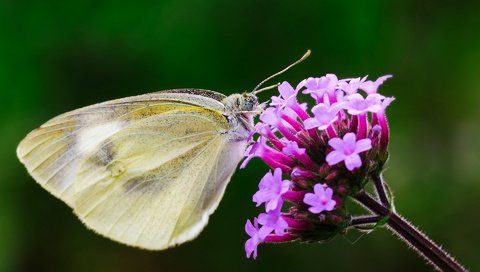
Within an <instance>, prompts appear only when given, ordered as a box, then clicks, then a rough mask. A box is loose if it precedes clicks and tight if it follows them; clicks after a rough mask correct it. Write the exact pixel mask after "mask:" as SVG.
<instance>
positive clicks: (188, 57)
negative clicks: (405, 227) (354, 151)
mask: <svg viewBox="0 0 480 272" xmlns="http://www.w3.org/2000/svg"><path fill="white" fill-rule="evenodd" d="M478 3H479V2H476V3H475V2H474V1H471V3H470V2H467V1H464V2H461V1H453V0H452V1H414V0H409V1H356V0H351V1H313V0H312V1H284V0H281V1H259V0H248V1H225V0H209V1H207V0H204V1H202V0H191V1H185V0H169V1H131V2H130V1H129V2H127V1H124V2H121V1H110V0H108V1H107V0H105V1H77V0H74V1H53V0H50V1H12V0H3V1H1V2H0V102H1V106H0V135H1V136H0V137H1V140H0V163H1V165H0V166H1V168H0V271H387V270H389V271H406V270H407V269H409V270H410V271H428V270H430V267H428V266H427V265H425V264H424V262H423V261H422V260H421V259H420V258H419V257H417V256H416V254H415V253H414V252H412V251H410V250H409V249H408V248H407V247H406V246H405V245H404V244H403V243H402V242H401V241H400V240H398V239H397V238H395V237H393V236H392V235H391V234H390V233H389V231H387V230H386V229H379V230H378V231H375V232H373V233H371V234H369V235H365V236H363V237H362V238H361V239H360V240H359V241H357V242H356V243H352V242H351V241H352V240H354V238H356V237H355V236H353V238H352V237H349V239H343V238H342V237H337V238H336V239H334V240H333V241H330V242H328V243H326V244H308V245H305V244H282V245H262V246H260V248H259V257H258V259H257V260H256V261H253V260H247V259H246V258H245V253H244V250H243V243H244V241H245V240H246V239H247V235H246V234H245V233H244V224H245V221H246V219H247V218H252V217H253V216H255V215H256V214H257V213H258V212H260V209H256V208H255V207H254V203H252V202H251V195H252V194H253V193H254V192H255V191H256V188H257V184H258V181H259V179H260V178H261V177H262V176H263V174H264V173H265V171H266V170H267V167H266V166H265V165H264V164H262V163H261V162H260V161H259V160H254V161H253V162H252V163H251V164H250V165H249V167H248V168H247V169H246V170H240V171H237V173H236V174H235V176H234V177H233V179H232V181H231V183H230V185H229V187H228V188H227V192H226V195H225V197H224V199H223V200H222V202H221V204H220V207H219V208H218V210H217V212H216V213H215V214H214V215H213V216H212V217H211V221H210V224H209V225H208V227H207V228H206V229H205V231H204V232H202V234H201V235H200V236H199V237H198V239H196V240H195V241H193V242H190V243H187V244H185V245H183V246H181V247H178V248H174V249H171V250H167V251H163V252H148V251H142V250H138V249H134V248H130V247H126V246H123V245H120V244H117V243H115V242H112V241H110V240H107V239H104V238H102V237H100V236H98V235H96V234H94V233H93V232H91V231H89V230H87V229H86V228H85V227H84V226H83V225H82V224H81V223H80V221H79V220H77V219H76V217H75V216H74V215H73V214H72V212H71V210H70V209H69V208H68V207H67V206H66V205H64V204H63V203H62V202H61V201H59V200H57V199H56V198H54V197H53V196H51V195H50V194H49V193H48V192H46V191H45V190H43V189H42V188H41V187H40V186H39V185H37V184H36V183H35V182H34V180H33V179H32V178H30V177H29V175H28V174H27V172H26V171H25V169H24V168H23V166H22V165H21V164H20V163H19V162H18V160H17V159H16V156H15V148H16V145H17V144H18V143H19V141H20V140H21V139H22V138H23V137H24V136H25V135H26V134H27V133H28V132H29V131H30V130H32V129H34V128H35V127H37V126H39V125H41V124H42V123H43V122H45V121H46V120H48V119H49V118H51V117H53V116H55V115H57V114H60V113H63V112H65V111H69V110H72V109H75V108H79V107H82V106H86V105H89V104H93V103H96V102H101V101H105V100H109V99H114V98H120V97H126V96H131V95H137V94H142V93H146V92H149V91H154V90H162V89H171V88H179V87H196V88H206V89H211V90H217V91H220V92H223V93H225V94H229V93H232V92H239V91H243V90H251V89H252V88H253V87H254V86H255V85H256V84H257V83H258V82H259V81H260V80H262V79H263V78H264V77H266V76H268V75H270V74H272V73H274V72H276V71H277V70H279V69H281V68H283V67H284V66H285V65H286V64H288V63H290V62H291V61H293V60H294V59H296V58H298V57H299V56H300V55H302V54H303V53H304V52H305V50H306V49H309V48H310V49H312V51H313V55H312V57H311V58H310V59H309V60H308V61H307V62H305V63H303V64H301V65H299V66H297V67H296V68H295V69H293V70H292V71H289V72H288V73H286V74H284V75H282V76H280V78H279V79H278V80H288V81H290V82H292V83H296V82H298V81H300V80H301V79H303V78H305V77H308V76H321V75H324V74H325V73H336V74H337V75H339V77H352V76H363V75H366V74H369V75H370V76H371V78H376V77H377V76H380V75H383V74H393V75H394V78H393V79H391V80H389V81H388V82H386V83H385V84H384V85H383V86H382V88H381V92H382V93H383V94H386V95H391V96H395V97H396V98H397V99H396V100H395V101H394V103H393V104H392V105H391V107H390V108H389V112H388V114H389V120H390V124H391V130H392V139H391V146H390V150H391V160H390V162H389V164H388V170H387V172H386V173H385V177H386V179H387V180H388V182H389V184H390V186H391V187H392V189H393V190H394V192H395V194H396V197H397V198H396V205H397V210H398V211H399V212H400V213H401V214H403V215H404V216H406V217H407V218H409V219H411V220H412V221H413V222H414V224H415V225H417V226H420V228H421V229H422V230H424V231H425V232H426V233H428V234H429V235H430V237H431V238H432V239H434V240H435V241H438V242H439V243H440V244H442V245H443V246H444V248H446V249H447V250H448V251H450V252H451V253H452V254H453V255H454V256H456V257H457V258H458V259H459V260H460V261H461V262H463V263H464V264H465V265H466V266H467V267H469V268H470V269H471V270H472V271H478V270H480V262H479V261H478V256H479V253H478V250H479V244H480V236H479V235H478V229H479V227H480V222H479V221H480V219H479V217H478V209H479V208H480V202H479V199H480V198H479V197H480V140H479V139H480V138H479V137H480V74H479V72H480V16H479V14H480V9H479V8H480V6H479V4H478ZM270 94H272V93H270ZM267 96H268V94H267V95H265V94H263V95H262V98H263V99H264V100H266V99H268V97H267Z"/></svg>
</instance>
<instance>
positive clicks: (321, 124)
mask: <svg viewBox="0 0 480 272" xmlns="http://www.w3.org/2000/svg"><path fill="white" fill-rule="evenodd" d="M340 109H341V108H340V105H339V104H338V103H335V104H334V105H332V106H328V105H327V104H323V103H322V104H318V105H316V106H315V107H313V108H312V112H313V114H314V115H315V117H313V118H308V119H307V120H305V122H304V125H305V128H306V129H311V128H318V129H320V130H325V129H327V127H328V126H330V125H331V124H333V123H334V122H335V121H336V120H337V119H338V114H337V113H338V112H339V111H340Z"/></svg>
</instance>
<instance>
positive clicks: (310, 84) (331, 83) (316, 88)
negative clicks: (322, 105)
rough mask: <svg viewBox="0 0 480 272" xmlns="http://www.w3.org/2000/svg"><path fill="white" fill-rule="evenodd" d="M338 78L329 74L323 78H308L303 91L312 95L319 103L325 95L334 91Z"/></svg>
mask: <svg viewBox="0 0 480 272" xmlns="http://www.w3.org/2000/svg"><path fill="white" fill-rule="evenodd" d="M337 82H338V78H337V76H336V75H334V74H327V75H326V76H323V77H311V78H308V79H307V81H306V83H305V87H306V88H307V89H306V90H304V91H303V93H304V94H310V95H311V96H312V97H313V98H315V99H317V101H319V100H321V99H322V98H323V95H324V94H325V93H327V92H329V91H333V90H334V88H335V86H336V85H337Z"/></svg>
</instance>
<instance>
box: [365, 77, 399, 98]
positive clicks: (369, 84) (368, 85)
mask: <svg viewBox="0 0 480 272" xmlns="http://www.w3.org/2000/svg"><path fill="white" fill-rule="evenodd" d="M391 77H392V76H391V75H386V76H381V77H379V78H377V80H375V82H373V81H371V80H367V81H365V82H363V83H362V84H361V85H360V89H362V90H364V91H365V92H366V93H367V94H372V93H376V92H377V89H378V87H379V86H380V85H382V83H383V82H384V81H385V80H387V79H389V78H391Z"/></svg>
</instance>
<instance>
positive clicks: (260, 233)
mask: <svg viewBox="0 0 480 272" xmlns="http://www.w3.org/2000/svg"><path fill="white" fill-rule="evenodd" d="M253 222H254V223H253V224H252V222H250V220H248V221H247V223H246V224H245V232H246V233H247V234H248V235H250V239H248V240H247V241H246V242H245V252H246V253H247V258H250V256H251V255H252V253H253V258H254V259H256V258H257V247H258V244H260V243H262V242H263V241H264V239H265V237H266V236H267V235H268V234H269V233H270V232H272V229H271V228H269V227H265V226H264V227H261V228H259V227H258V220H257V218H254V219H253Z"/></svg>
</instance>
